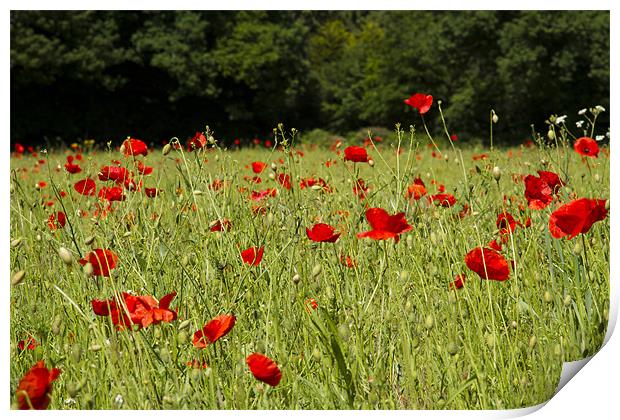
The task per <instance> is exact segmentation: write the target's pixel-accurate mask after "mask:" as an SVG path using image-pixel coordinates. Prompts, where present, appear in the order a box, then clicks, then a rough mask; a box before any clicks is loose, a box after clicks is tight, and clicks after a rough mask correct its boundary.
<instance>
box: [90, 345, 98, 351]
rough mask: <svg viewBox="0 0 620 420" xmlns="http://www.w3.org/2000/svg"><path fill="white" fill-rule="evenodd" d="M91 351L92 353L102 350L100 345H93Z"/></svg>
mask: <svg viewBox="0 0 620 420" xmlns="http://www.w3.org/2000/svg"><path fill="white" fill-rule="evenodd" d="M89 350H90V351H99V350H101V346H100V345H99V344H93V345H92V346H90V348H89Z"/></svg>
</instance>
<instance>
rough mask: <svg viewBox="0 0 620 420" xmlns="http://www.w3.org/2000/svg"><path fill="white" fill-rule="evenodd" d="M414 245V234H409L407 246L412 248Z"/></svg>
mask: <svg viewBox="0 0 620 420" xmlns="http://www.w3.org/2000/svg"><path fill="white" fill-rule="evenodd" d="M412 246H413V236H411V235H407V248H411V247H412Z"/></svg>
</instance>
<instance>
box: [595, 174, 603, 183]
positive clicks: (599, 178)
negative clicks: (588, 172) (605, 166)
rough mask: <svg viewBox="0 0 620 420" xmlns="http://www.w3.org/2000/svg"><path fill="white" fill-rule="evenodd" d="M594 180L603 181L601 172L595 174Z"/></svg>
mask: <svg viewBox="0 0 620 420" xmlns="http://www.w3.org/2000/svg"><path fill="white" fill-rule="evenodd" d="M594 181H596V182H601V177H600V176H599V174H594Z"/></svg>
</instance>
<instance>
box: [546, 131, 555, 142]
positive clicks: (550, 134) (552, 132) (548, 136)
mask: <svg viewBox="0 0 620 420" xmlns="http://www.w3.org/2000/svg"><path fill="white" fill-rule="evenodd" d="M547 138H548V139H549V140H553V139H554V138H555V132H554V131H553V130H549V131H547Z"/></svg>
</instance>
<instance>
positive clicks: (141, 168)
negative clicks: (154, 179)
mask: <svg viewBox="0 0 620 420" xmlns="http://www.w3.org/2000/svg"><path fill="white" fill-rule="evenodd" d="M136 166H137V167H138V172H139V173H140V174H141V175H150V174H152V173H153V167H152V166H146V165H145V164H144V163H143V162H142V161H141V160H138V161H136Z"/></svg>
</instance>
